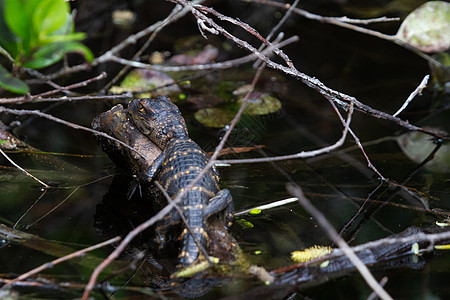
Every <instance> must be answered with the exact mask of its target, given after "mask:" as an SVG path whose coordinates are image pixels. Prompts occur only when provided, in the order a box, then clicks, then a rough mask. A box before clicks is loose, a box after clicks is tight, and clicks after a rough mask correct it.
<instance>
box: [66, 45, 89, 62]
mask: <svg viewBox="0 0 450 300" xmlns="http://www.w3.org/2000/svg"><path fill="white" fill-rule="evenodd" d="M63 51H64V54H65V53H78V54H80V55H83V56H84V59H85V60H86V61H88V62H92V61H93V60H94V54H92V52H91V50H89V48H88V47H86V46H85V45H83V44H81V43H78V42H68V43H64V44H63Z"/></svg>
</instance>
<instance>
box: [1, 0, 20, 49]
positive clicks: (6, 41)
mask: <svg viewBox="0 0 450 300" xmlns="http://www.w3.org/2000/svg"><path fill="white" fill-rule="evenodd" d="M5 5H6V1H5V0H0V46H1V47H2V48H3V49H4V50H5V51H6V52H8V54H9V55H10V56H12V57H13V58H15V57H17V56H18V55H19V48H18V40H17V36H16V35H15V34H14V33H12V31H11V30H10V29H9V27H8V25H7V24H6V21H5V18H4V16H5ZM2 54H4V53H2Z"/></svg>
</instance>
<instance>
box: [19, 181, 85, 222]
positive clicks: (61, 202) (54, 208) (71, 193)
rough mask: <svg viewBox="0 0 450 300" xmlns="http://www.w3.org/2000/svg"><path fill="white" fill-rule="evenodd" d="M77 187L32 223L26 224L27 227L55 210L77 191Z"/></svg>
mask: <svg viewBox="0 0 450 300" xmlns="http://www.w3.org/2000/svg"><path fill="white" fill-rule="evenodd" d="M78 189H79V187H76V188H75V189H74V190H73V191H72V192H70V194H69V195H67V197H66V198H64V199H63V200H61V201H60V202H59V203H58V204H57V205H55V206H54V207H52V208H51V209H50V210H49V211H48V212H46V213H45V214H44V215H42V216H41V217H39V218H38V219H37V220H35V221H34V222H33V223H31V224H29V225H28V226H27V229H28V228H30V227H33V226H34V225H35V224H36V223H38V222H40V221H41V220H42V219H44V218H45V217H47V216H48V215H50V214H51V213H52V212H54V211H55V210H57V209H58V208H59V207H60V206H61V205H63V204H64V203H65V202H66V201H67V200H68V199H69V198H70V197H72V195H73V194H75V193H76V191H78Z"/></svg>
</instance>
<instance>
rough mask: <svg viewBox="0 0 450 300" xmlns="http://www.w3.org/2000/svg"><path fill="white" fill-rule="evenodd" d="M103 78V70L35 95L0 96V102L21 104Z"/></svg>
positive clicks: (104, 75) (104, 74) (104, 76)
mask: <svg viewBox="0 0 450 300" xmlns="http://www.w3.org/2000/svg"><path fill="white" fill-rule="evenodd" d="M103 78H106V73H105V72H103V73H101V74H100V75H98V76H95V77H93V78H89V79H87V80H83V81H81V82H77V83H74V84H71V85H68V86H65V87H64V86H60V87H58V88H55V89H53V90H50V91H48V92H44V93H40V94H37V95H26V96H23V97H16V98H0V104H11V103H14V104H21V103H24V102H30V101H33V99H36V98H42V97H45V96H49V95H54V94H56V93H59V92H61V91H67V90H72V89H76V88H79V87H83V86H86V85H88V84H89V83H91V82H94V81H97V80H101V79H103Z"/></svg>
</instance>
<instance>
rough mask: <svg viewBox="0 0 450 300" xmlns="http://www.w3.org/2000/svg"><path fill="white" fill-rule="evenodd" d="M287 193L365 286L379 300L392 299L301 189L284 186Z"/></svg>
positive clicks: (289, 185) (290, 184) (295, 186)
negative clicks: (317, 226) (322, 232)
mask: <svg viewBox="0 0 450 300" xmlns="http://www.w3.org/2000/svg"><path fill="white" fill-rule="evenodd" d="M286 188H287V190H288V192H289V193H291V194H292V195H293V196H295V197H297V198H298V199H299V203H300V204H301V205H302V206H303V208H304V209H306V210H307V211H308V212H309V213H310V214H311V215H312V216H313V217H314V218H315V219H316V220H317V222H318V223H319V224H320V226H321V227H322V228H323V230H324V231H325V233H326V234H328V236H329V237H330V238H331V239H332V240H333V241H334V242H335V243H336V244H337V245H338V246H339V248H340V249H341V250H342V251H343V252H344V253H345V255H346V256H347V257H348V259H349V260H350V261H351V262H352V263H353V265H354V266H355V267H356V269H358V271H359V273H360V274H361V276H362V277H363V278H364V280H365V281H366V282H367V284H368V285H369V286H370V287H371V288H372V290H373V291H374V292H376V293H377V295H378V296H379V297H380V298H381V299H385V300H391V299H392V297H391V296H390V295H389V294H388V293H387V292H386V291H385V290H384V289H383V287H382V286H381V285H380V284H379V283H378V281H377V280H376V279H375V278H374V277H373V275H372V273H371V272H370V271H369V269H368V268H367V267H366V265H365V264H363V263H362V262H361V260H360V259H359V258H358V256H356V254H355V252H354V250H352V248H350V246H349V245H348V244H347V243H346V242H345V241H344V240H343V239H342V238H341V237H340V236H339V234H338V232H337V231H336V229H334V227H333V226H332V225H331V224H330V222H328V220H327V219H326V218H325V216H324V215H323V214H322V213H321V212H320V211H319V210H317V208H315V207H314V206H313V205H312V204H311V202H310V201H309V200H308V199H307V198H306V197H305V196H304V195H303V192H302V190H301V188H300V187H299V186H298V185H296V184H293V183H289V184H287V185H286Z"/></svg>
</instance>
